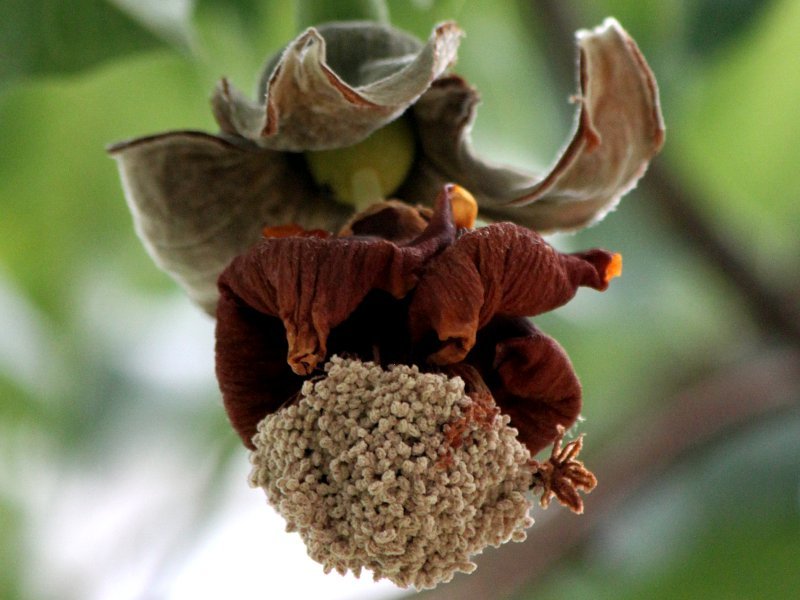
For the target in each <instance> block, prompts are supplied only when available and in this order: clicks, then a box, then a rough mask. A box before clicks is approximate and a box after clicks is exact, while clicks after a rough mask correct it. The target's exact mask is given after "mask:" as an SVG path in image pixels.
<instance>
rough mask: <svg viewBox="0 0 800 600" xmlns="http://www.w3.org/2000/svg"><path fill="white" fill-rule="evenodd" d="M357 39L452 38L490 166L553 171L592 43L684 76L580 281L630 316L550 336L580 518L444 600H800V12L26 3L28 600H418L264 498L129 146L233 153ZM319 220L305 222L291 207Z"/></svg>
mask: <svg viewBox="0 0 800 600" xmlns="http://www.w3.org/2000/svg"><path fill="white" fill-rule="evenodd" d="M354 14H363V15H369V16H373V17H378V18H387V17H388V18H389V19H390V20H391V22H392V23H393V24H395V25H397V26H400V27H402V28H405V29H408V30H409V31H412V32H414V33H416V34H417V35H419V36H420V37H427V35H428V34H429V32H430V30H431V28H432V26H433V25H434V24H435V23H437V22H439V21H441V20H444V19H449V18H454V19H456V20H457V21H458V22H459V24H460V25H461V26H462V28H463V29H464V30H465V31H466V32H467V37H466V38H465V39H464V40H463V42H462V46H461V52H460V59H459V62H458V64H457V66H456V68H455V70H456V71H457V72H458V73H460V74H462V75H464V76H465V77H466V78H467V79H468V80H469V81H470V82H471V83H473V84H474V85H476V86H477V87H478V88H479V89H480V90H481V93H482V97H483V104H482V105H481V107H480V109H479V113H478V119H477V123H476V125H475V129H474V139H475V144H476V146H477V148H478V149H479V150H480V151H481V152H482V153H483V154H484V155H486V156H491V157H492V158H494V159H495V160H498V161H504V162H508V163H512V164H516V165H520V166H527V167H543V166H546V165H547V164H548V163H550V162H551V161H552V160H553V157H554V156H555V154H556V153H557V151H558V149H559V148H560V146H561V145H562V144H563V143H564V140H565V139H566V137H567V134H568V132H569V130H570V127H571V119H572V111H573V109H574V106H571V105H570V104H569V103H568V102H567V98H568V96H569V95H570V94H571V93H572V92H573V91H574V73H573V65H574V61H575V53H574V47H573V42H572V32H573V31H574V30H575V29H577V28H580V27H593V26H595V25H597V24H599V23H600V22H601V21H602V19H603V18H604V17H606V16H609V15H613V16H616V17H617V18H618V19H619V20H620V22H621V23H622V24H623V25H624V26H625V27H626V28H627V29H628V30H629V32H630V33H631V34H632V35H633V36H634V38H635V39H636V40H637V42H638V43H639V45H640V47H641V49H642V51H643V52H644V54H645V56H646V57H647V58H648V60H649V62H650V64H651V66H652V68H653V70H654V71H655V73H656V75H657V78H658V81H659V84H660V87H661V94H662V96H661V97H662V104H663V110H664V114H665V119H666V123H667V127H668V135H667V144H666V146H665V149H664V152H663V153H662V155H661V156H659V157H658V158H657V159H656V161H655V162H654V164H653V165H652V167H651V169H650V171H649V173H648V175H647V177H645V179H644V180H643V181H642V183H641V184H640V185H639V187H638V189H636V190H635V191H634V192H632V193H631V194H629V196H628V197H626V199H625V200H624V201H623V202H622V204H621V206H620V208H619V209H618V210H617V211H616V212H615V213H613V214H611V215H610V216H609V217H608V218H607V219H606V220H605V221H604V222H602V223H601V224H599V225H597V226H595V227H593V228H591V229H589V230H586V231H583V232H581V233H579V234H577V235H573V236H554V237H553V238H552V242H553V243H554V244H556V245H557V246H558V247H559V248H560V249H562V250H571V249H578V248H583V247H590V246H595V245H598V246H605V247H608V248H610V249H613V250H615V251H619V252H622V254H623V255H624V257H625V273H624V276H623V277H622V279H621V280H618V281H615V283H614V285H613V286H612V287H611V289H610V290H609V291H608V292H606V293H604V294H597V293H595V292H592V291H582V292H581V293H580V295H579V296H578V297H577V298H576V300H575V301H573V302H572V303H571V304H569V305H568V306H566V307H564V308H563V309H560V310H558V311H556V312H555V313H553V314H550V315H546V316H544V317H542V318H540V319H538V321H537V322H538V324H539V325H540V326H541V327H542V328H543V329H545V330H546V331H547V332H548V333H550V334H551V335H552V336H553V337H555V338H556V339H558V340H559V341H560V342H561V343H562V345H563V346H564V347H565V348H566V349H567V351H568V352H569V354H570V356H571V358H572V360H573V362H574V363H575V366H576V369H577V372H578V373H579V374H580V375H581V378H582V381H583V385H584V389H585V411H584V417H585V422H584V423H583V425H582V426H581V430H582V431H585V432H587V437H586V449H585V453H584V456H585V460H586V462H587V464H588V465H589V466H590V467H591V468H592V469H593V470H594V471H595V473H596V474H597V475H598V478H599V480H600V485H599V487H598V488H597V490H596V491H595V492H594V493H592V494H591V495H590V496H589V497H588V498H587V502H586V514H585V515H583V516H582V517H576V516H573V515H571V514H568V512H567V511H565V510H563V509H561V508H559V507H557V506H553V507H551V508H550V509H549V510H548V511H546V512H543V511H541V510H539V509H538V507H537V508H536V509H535V510H534V516H535V517H536V520H537V523H536V525H535V526H534V527H533V529H532V530H531V531H530V534H529V539H528V541H527V542H526V543H524V544H510V545H506V546H504V547H503V548H502V549H500V550H498V551H495V550H491V551H487V552H485V553H484V554H483V555H482V556H481V558H480V565H481V566H480V568H479V569H478V571H477V572H476V573H475V574H473V575H471V576H469V577H464V576H459V577H457V578H456V579H455V580H454V581H453V582H452V583H450V584H448V585H446V586H442V587H440V588H439V589H437V590H436V591H434V592H427V593H425V594H421V595H420V596H421V597H424V598H431V599H433V598H460V599H462V600H463V599H470V598H476V599H480V598H513V599H515V600H523V599H527V598H537V599H539V600H542V599H547V598H554V599H555V598H615V599H616V598H660V597H663V598H695V597H698V598H699V597H702V598H711V599H713V598H766V597H781V596H782V597H791V596H792V595H793V594H795V593H796V592H797V590H798V589H800V410H798V401H799V400H800V167H798V165H800V117H798V111H797V104H798V99H800V35H798V33H797V32H798V31H799V30H800V3H799V2H797V1H796V0H674V1H672V2H657V1H633V0H598V1H592V2H588V1H585V2H584V1H578V0H550V1H545V0H527V1H521V0H520V1H515V2H512V1H509V2H495V1H487V0H473V1H470V2H467V1H464V0H462V1H456V0H442V1H434V0H427V1H426V0H417V1H398V0H390V1H389V2H388V3H387V4H386V5H383V4H381V3H377V2H370V1H368V0H361V1H358V0H351V1H339V2H314V1H311V2H309V1H306V2H290V1H288V0H286V1H284V0H219V1H212V0H70V1H69V2H66V1H61V0H3V2H2V3H1V4H0V597H2V598H4V599H9V600H13V599H49V598H54V599H55V598H58V599H60V600H71V599H81V600H92V599H133V598H148V599H156V598H169V599H173V598H175V599H183V598H193V599H197V598H223V597H224V598H238V597H248V598H270V599H273V598H306V597H317V598H325V599H351V598H352V599H359V598H364V599H366V598H395V597H402V596H403V595H404V594H407V593H408V592H403V591H400V590H396V589H395V588H393V587H392V586H391V585H390V584H386V583H385V582H383V583H379V584H374V583H372V582H371V581H370V580H369V577H368V576H366V577H365V578H363V579H362V580H355V579H354V578H352V577H346V578H342V577H339V576H338V575H335V574H333V575H329V576H324V575H323V574H322V570H321V568H320V567H319V565H317V564H316V563H313V562H312V561H311V560H310V559H309V558H308V557H307V556H306V555H305V551H304V549H303V546H302V543H301V542H300V540H299V538H298V537H297V535H296V534H286V533H284V532H283V530H282V529H283V526H282V524H281V521H280V519H279V518H278V517H277V516H276V515H275V513H274V512H273V510H272V509H271V508H269V507H268V506H267V505H266V504H265V501H264V498H263V494H262V493H261V491H260V490H252V489H250V488H249V487H248V486H247V482H246V479H247V473H248V463H247V456H246V452H245V451H244V449H243V448H242V447H241V446H240V444H239V443H238V440H237V438H236V436H235V435H234V434H233V432H232V430H231V429H230V428H229V427H228V424H227V422H226V419H225V416H224V414H223V411H222V408H221V402H220V396H219V392H218V390H217V387H216V382H215V380H214V377H213V322H212V321H211V320H210V319H208V318H207V317H205V316H204V315H202V314H201V313H200V311H199V310H198V309H196V308H195V307H193V306H192V305H191V304H190V303H189V301H188V300H187V299H186V298H185V297H184V296H183V295H182V294H181V292H180V291H179V289H178V288H177V286H176V285H175V284H174V283H173V282H172V281H171V280H169V279H168V278H167V277H166V276H165V275H163V274H162V273H161V272H160V271H158V270H157V269H156V267H155V266H154V265H153V263H152V262H151V261H150V259H149V258H148V256H147V255H146V254H145V251H144V250H143V248H142V246H141V244H140V243H139V241H138V240H137V238H136V236H135V234H134V231H133V228H132V223H131V218H130V216H129V214H128V211H127V208H126V206H125V201H124V198H123V195H122V191H121V188H120V185H119V180H118V177H117V172H116V168H115V165H114V163H113V161H112V160H111V159H109V158H108V157H107V156H106V155H105V153H104V146H105V145H107V144H108V143H110V142H112V141H117V140H120V139H124V138H128V137H133V136H138V135H143V134H148V133H154V132H159V131H163V130H168V129H179V128H194V129H205V130H214V124H213V121H212V118H211V113H210V110H209V104H208V98H209V95H210V91H211V89H212V87H213V85H214V83H215V82H216V80H217V79H218V78H219V77H220V76H222V75H226V76H228V77H229V78H230V79H231V80H232V81H233V82H234V83H235V84H236V85H238V86H239V87H241V88H243V89H253V90H254V89H255V83H256V81H257V75H258V71H259V68H260V66H261V64H262V63H263V61H264V59H265V57H267V56H268V55H269V54H271V53H272V52H274V51H276V50H278V49H279V48H280V47H281V46H282V45H283V44H284V43H286V42H287V41H288V40H290V39H291V38H292V37H293V36H294V35H295V34H296V33H297V32H298V31H299V30H300V29H301V28H302V27H304V26H305V25H308V24H310V23H312V22H315V21H318V20H320V19H322V18H328V17H330V18H337V17H347V16H352V15H354ZM287 202H291V198H287Z"/></svg>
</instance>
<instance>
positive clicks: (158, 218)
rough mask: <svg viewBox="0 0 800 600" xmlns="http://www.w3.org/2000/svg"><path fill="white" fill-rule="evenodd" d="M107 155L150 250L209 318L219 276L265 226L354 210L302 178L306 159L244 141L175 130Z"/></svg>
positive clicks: (322, 221) (307, 224)
mask: <svg viewBox="0 0 800 600" xmlns="http://www.w3.org/2000/svg"><path fill="white" fill-rule="evenodd" d="M108 151H109V153H110V154H111V155H112V156H113V157H114V158H115V159H116V160H117V162H118V164H119V170H120V175H121V177H122V181H123V187H124V190H125V196H126V198H127V200H128V205H129V206H130V209H131V212H132V213H133V218H134V223H135V225H136V231H137V233H138V234H139V236H140V237H141V238H142V241H143V242H144V245H145V247H146V248H147V250H148V252H149V253H150V254H151V256H152V257H153V259H154V260H155V262H156V263H157V264H158V265H159V266H160V267H161V268H163V269H164V270H165V271H166V272H168V273H169V274H170V275H172V276H173V277H174V278H175V279H176V280H177V281H178V282H179V283H180V284H181V285H182V286H183V287H184V288H185V289H186V291H187V292H188V294H189V296H190V297H191V298H192V300H194V301H195V302H196V303H197V304H199V305H200V306H201V307H203V308H204V309H205V310H206V311H207V312H209V313H210V314H213V313H214V310H215V306H216V303H217V298H218V291H217V278H218V277H219V275H220V273H221V272H222V270H223V269H224V268H225V267H226V266H227V264H228V263H229V262H230V261H231V260H232V259H233V257H234V256H237V255H238V254H241V253H242V252H244V251H245V250H246V249H247V248H248V247H250V246H251V245H252V244H254V243H256V242H257V241H258V240H259V239H260V238H261V229H262V227H263V226H264V225H265V224H267V225H272V224H275V223H286V222H294V223H297V224H298V225H299V226H301V227H303V228H307V229H314V228H318V227H330V226H331V225H334V226H335V225H337V224H341V223H343V222H344V221H345V219H346V218H347V214H348V212H349V211H348V209H347V208H346V207H344V206H342V205H339V204H337V203H335V202H330V201H328V200H327V199H326V198H324V197H323V196H322V195H321V194H320V193H319V191H318V190H317V189H315V187H314V186H313V184H312V183H311V182H310V179H309V178H308V177H302V176H298V173H302V172H304V169H305V166H304V165H302V164H298V160H300V162H301V163H302V159H298V157H293V156H291V155H288V154H283V153H278V152H271V151H268V150H262V149H260V148H257V147H255V146H254V145H253V144H251V143H249V142H247V141H245V140H241V139H239V140H235V141H233V140H227V139H223V138H220V137H216V136H212V135H208V134H205V133H201V132H197V131H176V132H170V133H164V134H160V135H153V136H148V137H143V138H138V139H134V140H130V141H126V142H121V143H118V144H114V145H113V146H111V147H110V148H109V149H108Z"/></svg>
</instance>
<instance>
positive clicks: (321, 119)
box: [213, 23, 461, 152]
mask: <svg viewBox="0 0 800 600" xmlns="http://www.w3.org/2000/svg"><path fill="white" fill-rule="evenodd" d="M460 37H461V31H460V30H459V29H458V27H456V25H455V24H454V23H444V24H442V25H439V26H438V27H436V29H434V31H433V33H432V35H431V37H430V39H429V40H428V43H427V44H426V45H425V46H424V47H422V48H420V44H419V42H418V41H417V40H415V39H414V38H412V37H410V36H408V35H407V34H404V33H402V32H400V31H398V30H396V29H392V28H389V27H385V26H382V25H377V24H373V23H333V24H330V25H325V26H322V27H319V28H318V29H315V28H313V27H310V28H309V29H307V30H306V31H305V32H304V33H303V34H301V35H300V36H299V37H297V38H296V39H295V40H294V41H293V42H291V43H290V44H289V46H288V47H287V48H286V50H285V51H284V53H283V55H282V56H281V58H280V60H279V62H278V64H277V65H275V67H274V69H273V70H272V72H271V75H270V77H269V80H268V82H267V84H266V89H265V90H264V95H263V97H262V98H260V99H259V103H252V102H250V101H249V100H247V99H246V98H245V97H244V96H243V95H242V94H241V93H240V92H238V91H237V90H235V89H234V88H233V87H232V86H231V85H230V84H229V83H228V82H227V81H226V80H223V81H222V82H221V84H220V85H219V87H218V88H217V91H216V93H215V95H214V99H213V106H214V113H215V116H216V118H217V122H218V123H219V125H220V127H221V128H222V130H223V132H225V133H229V134H235V135H240V136H243V137H245V138H248V139H250V140H253V141H254V142H256V143H257V144H259V145H260V146H262V147H264V148H270V149H273V150H289V151H295V152H299V151H305V150H325V149H329V148H341V147H344V146H350V145H352V144H355V143H356V142H359V141H361V140H363V139H364V138H365V137H367V136H368V135H369V134H370V133H372V132H373V131H375V130H376V129H378V128H380V127H382V126H384V125H386V124H387V123H389V122H391V121H392V120H394V119H396V118H397V117H399V116H400V115H401V114H402V113H403V112H404V111H405V110H406V109H407V108H408V107H409V106H410V105H411V104H412V103H413V102H414V101H416V100H417V98H419V96H420V95H421V94H422V93H423V92H424V91H425V90H426V89H428V86H429V85H430V84H431V82H432V81H433V80H434V79H436V78H438V77H439V76H440V75H441V74H442V73H443V72H444V70H445V69H446V68H447V67H448V66H449V65H450V63H451V62H453V61H454V60H455V57H456V50H457V48H458V43H459V38H460ZM262 100H263V101H264V104H261V103H260V102H261V101H262Z"/></svg>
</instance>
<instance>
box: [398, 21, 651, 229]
mask: <svg viewBox="0 0 800 600" xmlns="http://www.w3.org/2000/svg"><path fill="white" fill-rule="evenodd" d="M577 45H578V50H579V53H580V61H579V71H578V74H579V82H580V90H579V92H578V94H577V95H576V96H575V101H576V102H577V103H578V104H579V107H580V109H579V111H578V114H577V117H576V120H575V123H576V124H575V129H574V132H573V134H572V136H571V140H570V141H569V143H568V144H567V145H566V146H565V147H564V150H563V151H562V152H561V155H560V156H559V157H558V159H557V160H556V161H555V163H554V164H553V166H552V167H551V168H550V170H549V172H547V173H546V174H544V175H540V176H535V175H533V174H531V173H525V172H522V171H518V170H515V169H511V168H505V167H498V166H495V165H490V164H488V163H486V162H483V161H482V160H481V159H480V158H478V157H477V156H476V155H475V154H474V152H473V150H472V146H471V141H470V137H469V132H470V129H471V125H472V122H473V120H474V117H475V108H476V106H477V103H478V95H477V92H476V91H475V90H474V89H473V88H471V87H470V86H469V85H468V84H467V83H466V82H465V81H464V80H462V79H460V78H458V77H447V78H442V79H440V80H438V81H436V82H435V83H434V85H433V86H432V87H431V89H430V90H429V91H428V92H427V93H426V94H425V95H424V96H422V98H420V100H419V102H417V104H416V105H415V107H414V116H415V118H416V123H417V126H418V135H419V139H420V143H421V148H422V150H423V154H424V159H423V160H420V161H418V163H417V167H416V172H414V173H412V175H411V176H410V177H409V178H408V182H407V185H406V188H405V190H404V193H409V194H415V195H417V196H418V197H425V196H426V194H429V193H430V192H429V189H430V188H434V189H435V188H436V187H438V186H440V185H441V183H442V182H444V181H454V182H456V183H458V184H460V185H463V186H464V187H466V188H467V189H469V190H470V191H471V192H472V193H473V194H474V195H475V197H476V199H477V200H478V203H479V204H480V206H481V211H482V213H483V214H484V215H485V216H487V217H489V218H494V219H506V218H510V219H513V220H514V221H515V222H517V223H520V224H524V225H527V226H529V227H532V228H534V229H536V230H537V231H542V232H546V231H554V230H575V229H578V228H581V227H585V226H587V225H591V224H593V223H595V222H597V221H598V220H600V219H602V218H603V216H605V214H606V213H607V212H608V211H610V210H612V209H613V208H614V207H615V206H616V205H617V203H618V202H619V199H620V197H621V196H622V195H624V194H625V193H626V192H628V191H629V190H630V189H631V188H633V187H634V186H635V185H636V182H637V181H638V180H639V178H640V177H641V176H642V175H643V174H644V172H645V170H646V168H647V165H648V163H649V161H650V159H652V158H653V156H655V155H656V154H657V153H658V151H659V150H660V149H661V146H662V145H663V142H664V124H663V121H662V118H661V111H660V106H659V97H658V87H657V85H656V81H655V78H654V77H653V74H652V72H651V71H650V68H649V67H648V65H647V63H646V62H645V59H644V57H643V56H642V54H641V52H640V51H639V49H638V48H637V46H636V43H635V42H634V41H633V39H632V38H631V37H630V36H629V35H628V34H627V32H626V31H625V30H624V29H623V28H622V27H621V26H620V24H619V23H618V22H617V21H616V20H614V19H607V20H606V21H605V22H604V23H603V25H602V26H600V27H598V28H596V29H594V30H592V31H580V32H578V34H577Z"/></svg>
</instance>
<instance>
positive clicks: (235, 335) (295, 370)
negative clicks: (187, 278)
mask: <svg viewBox="0 0 800 600" xmlns="http://www.w3.org/2000/svg"><path fill="white" fill-rule="evenodd" d="M454 237H455V228H454V226H453V222H452V213H451V210H450V204H449V201H448V200H447V197H446V194H442V195H441V196H440V200H439V201H438V202H437V208H436V210H435V212H434V214H433V217H432V219H431V221H430V223H429V224H428V226H427V228H426V229H425V230H424V231H423V232H422V234H421V235H419V236H418V237H416V238H415V239H414V240H412V241H411V242H410V243H408V244H405V245H397V244H395V243H393V242H390V241H387V240H384V239H378V238H374V237H347V238H327V239H320V238H317V237H299V236H295V237H286V238H267V239H264V240H263V241H262V242H260V243H259V244H257V245H256V246H254V247H253V248H252V249H250V250H249V251H248V252H246V253H245V254H243V255H241V256H239V257H237V258H236V259H234V260H233V261H232V262H231V264H230V265H229V267H228V268H227V269H225V271H224V272H223V273H222V275H221V276H220V279H219V288H220V292H221V295H220V301H219V304H218V307H217V331H216V338H217V347H216V355H217V378H218V380H219V383H220V388H221V389H222V393H223V398H224V401H225V405H226V409H227V411H228V414H229V416H230V418H231V421H232V423H233V425H234V427H235V428H236V429H237V431H239V433H240V435H241V436H242V438H243V440H244V441H245V443H248V444H249V443H250V439H251V438H252V435H253V434H254V433H255V427H256V424H257V423H258V421H259V420H260V419H261V418H263V416H264V415H265V414H267V413H268V412H272V411H274V410H276V409H277V408H278V407H279V406H280V405H281V404H283V402H285V401H286V400H287V399H289V397H290V396H291V395H292V394H294V393H295V392H296V391H297V390H298V389H299V384H298V381H300V380H299V379H298V378H297V376H307V375H310V374H311V373H312V372H313V371H314V369H315V368H316V367H317V365H319V364H320V362H321V361H323V360H324V359H325V357H326V356H327V342H328V337H329V335H330V334H331V330H332V329H333V328H335V327H337V326H339V325H341V324H342V323H343V322H344V321H345V320H346V319H348V317H350V316H351V315H352V314H353V313H354V312H355V311H356V309H357V308H358V307H359V305H361V304H362V303H363V302H364V300H365V298H366V297H367V295H368V294H369V293H370V292H374V291H382V292H386V293H388V294H390V295H391V296H392V297H394V298H397V299H399V298H402V297H403V296H405V295H406V294H407V293H408V292H409V291H410V290H411V289H412V288H413V286H414V285H415V284H416V282H417V280H418V276H419V272H420V271H421V269H422V267H423V265H424V264H425V262H426V261H427V260H428V259H429V258H430V257H431V256H433V255H435V254H436V253H438V252H440V251H441V249H442V248H443V247H445V246H447V245H449V244H451V243H452V241H453V239H454ZM378 318H380V316H379V317H378ZM372 326H373V327H374V326H375V325H374V324H373V325H372ZM287 363H288V369H287V367H286V365H287ZM274 378H277V379H274ZM273 381H274V383H275V385H274V387H273V386H272V383H271V382H273ZM287 394H288V395H287ZM256 417H257V418H256Z"/></svg>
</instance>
